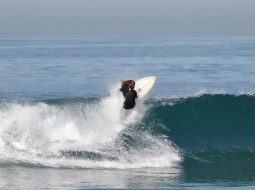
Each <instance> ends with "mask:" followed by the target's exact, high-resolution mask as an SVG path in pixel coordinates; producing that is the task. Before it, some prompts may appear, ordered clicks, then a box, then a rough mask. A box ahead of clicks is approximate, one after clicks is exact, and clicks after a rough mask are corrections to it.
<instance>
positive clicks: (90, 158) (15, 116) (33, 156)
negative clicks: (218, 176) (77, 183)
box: [0, 87, 181, 169]
mask: <svg viewBox="0 0 255 190" xmlns="http://www.w3.org/2000/svg"><path fill="white" fill-rule="evenodd" d="M123 101H124V99H123V97H122V94H121V93H120V92H119V90H118V88H117V87H113V88H112V89H111V92H110V94H109V96H108V97H105V98H76V99H56V100H45V101H8V100H1V101H0V166H6V165H10V164H11V165H12V164H15V165H16V164H17V165H31V166H36V167H61V168H119V169H125V168H143V167H172V166H173V165H175V164H176V163H178V162H179V161H180V160H181V157H180V155H179V152H178V149H176V148H175V147H174V146H172V144H171V141H170V140H168V139H166V138H165V137H163V136H162V135H154V134H152V133H151V132H150V131H149V130H143V129H141V128H140V127H139V126H140V124H141V123H142V122H143V119H144V117H146V114H147V112H148V106H145V105H144V104H143V102H140V103H139V102H138V104H137V106H136V108H135V109H133V110H131V111H126V110H124V109H123V108H122V105H123Z"/></svg>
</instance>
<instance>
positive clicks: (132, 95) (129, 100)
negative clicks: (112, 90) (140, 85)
mask: <svg viewBox="0 0 255 190" xmlns="http://www.w3.org/2000/svg"><path fill="white" fill-rule="evenodd" d="M123 94H124V92H123ZM125 95H126V96H125V98H126V99H125V101H124V105H123V108H124V109H132V108H134V107H135V99H136V98H137V92H136V91H135V90H128V91H127V92H126V94H125Z"/></svg>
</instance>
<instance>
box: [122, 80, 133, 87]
mask: <svg viewBox="0 0 255 190" xmlns="http://www.w3.org/2000/svg"><path fill="white" fill-rule="evenodd" d="M121 83H122V88H123V87H126V88H131V89H134V88H135V81H134V80H123V81H121Z"/></svg>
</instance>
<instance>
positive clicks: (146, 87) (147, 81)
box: [135, 76, 157, 98]
mask: <svg viewBox="0 0 255 190" xmlns="http://www.w3.org/2000/svg"><path fill="white" fill-rule="evenodd" d="M156 80H157V78H156V77H154V76H150V77H145V78H142V79H139V80H137V81H135V91H136V92H137V95H138V98H144V97H145V96H146V95H147V94H148V93H149V92H150V91H151V89H152V87H153V86H154V84H155V82H156Z"/></svg>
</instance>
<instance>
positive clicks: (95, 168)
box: [0, 36, 255, 190]
mask: <svg viewBox="0 0 255 190" xmlns="http://www.w3.org/2000/svg"><path fill="white" fill-rule="evenodd" d="M254 74H255V38H254V37H167V36H164V37H162V36H145V37H142V36H119V37H109V36H108V37H104V36H102V37H100V36H98V37H87V38H72V39H54V38H52V39H45V38H42V39H40V38H39V39H37V38H35V39H3V38H2V39H0V189H61V190H62V189H209V190H214V189H231V190H232V189H254V188H255V96H254V94H255V77H254ZM146 76H156V77H157V82H156V84H155V86H154V88H153V89H152V91H151V92H150V93H149V94H148V96H147V97H146V98H145V99H139V100H137V103H136V107H135V108H134V109H132V110H129V111H127V110H124V109H123V108H122V106H123V101H124V98H123V96H122V94H121V92H120V91H119V88H120V85H121V83H120V81H121V80H125V79H134V80H137V79H140V78H143V77H146Z"/></svg>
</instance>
